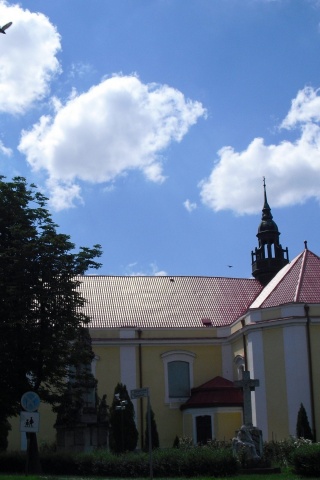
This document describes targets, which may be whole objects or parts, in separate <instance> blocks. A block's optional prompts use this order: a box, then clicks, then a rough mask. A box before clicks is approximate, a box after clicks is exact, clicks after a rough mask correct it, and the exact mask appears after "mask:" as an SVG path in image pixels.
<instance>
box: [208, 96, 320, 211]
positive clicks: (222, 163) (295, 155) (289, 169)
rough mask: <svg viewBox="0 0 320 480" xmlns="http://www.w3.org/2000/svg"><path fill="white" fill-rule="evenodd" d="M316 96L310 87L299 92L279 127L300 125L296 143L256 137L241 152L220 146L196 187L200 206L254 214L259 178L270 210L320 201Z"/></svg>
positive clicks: (319, 105) (319, 106)
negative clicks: (270, 142) (269, 200)
mask: <svg viewBox="0 0 320 480" xmlns="http://www.w3.org/2000/svg"><path fill="white" fill-rule="evenodd" d="M319 109H320V97H319V90H314V89H312V88H310V87H306V88H305V89H303V90H301V91H299V92H298V94H297V96H296V98H295V99H294V100H293V101H292V106H291V109H290V111H289V113H288V115H287V116H286V118H285V119H284V120H283V122H282V124H281V127H282V128H286V129H292V128H293V127H296V126H299V130H298V135H297V139H296V140H295V141H294V142H291V141H287V140H285V141H282V142H281V143H279V144H276V145H266V144H265V142H264V140H263V139H262V138H255V139H254V140H252V142H251V143H250V144H249V145H248V147H247V148H246V149H245V150H243V151H242V152H236V151H235V150H234V149H233V148H232V147H223V148H222V149H220V150H219V152H218V157H219V158H218V160H217V162H216V163H215V165H214V167H213V170H212V172H211V174H210V176H209V177H208V178H206V179H204V180H203V181H202V182H201V183H200V189H201V192H200V195H201V199H202V202H203V203H204V204H205V205H207V206H208V207H209V208H211V209H212V210H214V211H219V210H232V211H233V212H235V213H237V214H244V213H255V212H257V211H259V205H260V204H261V188H259V187H260V185H261V183H260V182H262V177H263V176H265V177H266V179H267V184H268V194H270V195H269V196H270V198H271V197H272V205H273V206H289V205H294V204H297V203H302V202H304V201H306V200H307V199H308V198H311V197H314V198H316V199H317V200H319V201H320V125H319V122H320V114H319V111H320V110H319Z"/></svg>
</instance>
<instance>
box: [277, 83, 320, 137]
mask: <svg viewBox="0 0 320 480" xmlns="http://www.w3.org/2000/svg"><path fill="white" fill-rule="evenodd" d="M318 94H319V89H318V90H314V89H313V88H311V87H305V88H303V89H302V90H300V91H299V92H298V94H297V96H296V98H294V99H293V100H292V102H291V109H290V110H289V113H288V115H287V116H286V118H285V119H284V120H283V122H282V123H281V127H282V128H287V129H291V128H294V127H296V126H297V125H298V124H303V123H307V122H319V121H320V96H319V95H318Z"/></svg>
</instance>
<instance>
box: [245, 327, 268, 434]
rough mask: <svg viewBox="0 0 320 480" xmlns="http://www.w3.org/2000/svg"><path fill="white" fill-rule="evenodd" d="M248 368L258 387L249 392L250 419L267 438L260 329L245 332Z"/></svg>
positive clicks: (265, 397)
mask: <svg viewBox="0 0 320 480" xmlns="http://www.w3.org/2000/svg"><path fill="white" fill-rule="evenodd" d="M247 356H248V359H247V361H248V370H249V371H250V373H251V378H252V379H256V380H259V382H260V384H259V387H256V389H255V391H254V392H252V394H251V396H252V397H251V399H252V421H253V425H254V426H257V427H258V428H260V430H262V432H263V438H265V439H267V438H268V416H267V396H266V382H265V368H264V354H263V337H262V331H261V330H255V331H252V332H249V333H248V334H247Z"/></svg>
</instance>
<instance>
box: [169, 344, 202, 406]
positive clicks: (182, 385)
mask: <svg viewBox="0 0 320 480" xmlns="http://www.w3.org/2000/svg"><path fill="white" fill-rule="evenodd" d="M161 357H162V361H163V366H164V377H165V402H166V403H180V402H185V401H186V399H187V398H188V397H189V396H190V391H191V388H192V386H193V361H194V358H195V354H194V353H192V352H188V351H184V350H174V351H171V352H166V353H163V354H162V355H161Z"/></svg>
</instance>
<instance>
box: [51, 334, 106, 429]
mask: <svg viewBox="0 0 320 480" xmlns="http://www.w3.org/2000/svg"><path fill="white" fill-rule="evenodd" d="M84 352H85V355H86V357H84ZM72 356H73V357H74V358H73V360H72V361H73V363H72V365H70V367H69V373H68V380H67V382H66V383H65V391H64V394H63V396H62V399H61V400H60V404H59V405H58V406H57V407H55V408H54V410H55V411H56V412H57V421H56V426H59V425H64V426H67V425H68V426H74V425H76V424H79V423H80V422H81V421H82V420H81V417H82V414H84V413H94V414H97V406H98V398H97V393H96V388H97V380H96V379H95V378H94V377H93V375H92V373H91V361H92V360H93V358H94V353H93V350H92V345H91V337H90V334H89V330H88V328H85V327H82V328H80V329H79V331H78V335H77V339H76V340H75V342H74V346H73V353H72ZM79 358H84V359H85V360H86V362H87V363H85V364H83V363H81V364H80V363H78V359H79Z"/></svg>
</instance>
